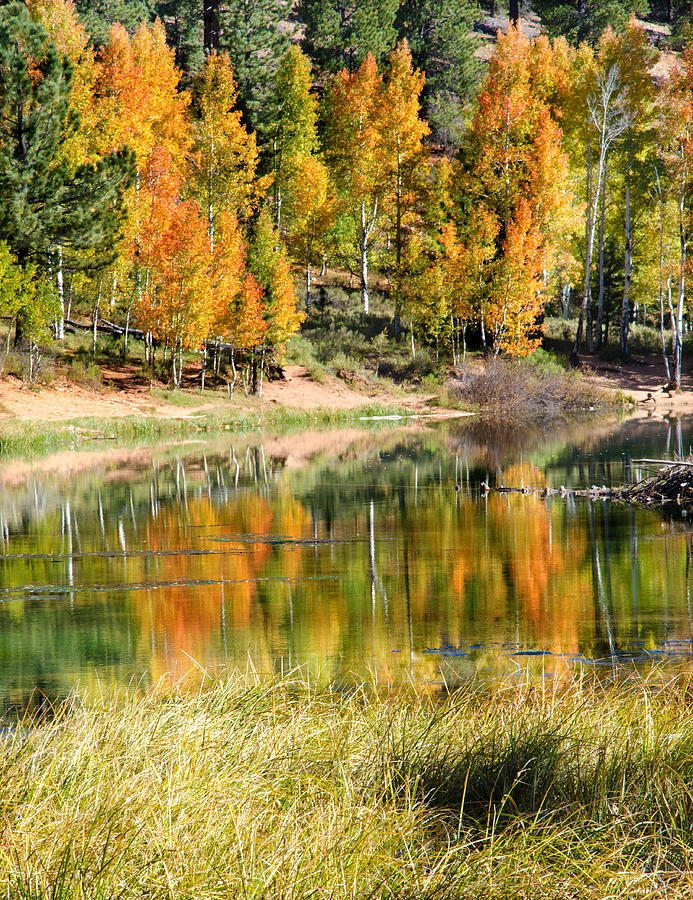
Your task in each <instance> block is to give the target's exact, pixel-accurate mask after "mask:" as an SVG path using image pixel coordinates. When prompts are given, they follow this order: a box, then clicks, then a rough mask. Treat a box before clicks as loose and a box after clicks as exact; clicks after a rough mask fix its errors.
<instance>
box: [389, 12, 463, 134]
mask: <svg viewBox="0 0 693 900" xmlns="http://www.w3.org/2000/svg"><path fill="white" fill-rule="evenodd" d="M478 15H479V6H478V4H477V2H476V0H424V2H421V0H405V2H404V3H403V4H402V6H401V7H400V10H399V13H398V16H397V29H398V32H399V34H400V36H401V37H405V38H406V39H407V41H408V43H409V48H410V50H411V53H412V58H413V60H414V65H415V66H416V67H417V68H419V69H421V70H422V71H423V72H424V73H425V75H426V85H425V89H424V95H423V104H424V110H425V112H426V116H427V118H428V119H429V122H430V125H431V128H432V131H433V133H434V134H435V136H436V138H438V140H441V141H442V142H443V143H445V144H447V145H449V146H453V145H456V144H457V142H458V139H459V136H460V131H461V126H462V116H463V113H464V110H465V108H466V107H467V106H468V105H469V102H470V100H471V98H472V95H473V93H474V88H475V87H476V84H477V81H478V79H479V76H480V71H481V65H480V63H479V61H478V60H477V59H476V57H475V56H474V51H475V50H476V48H477V46H478V43H479V40H478V38H477V37H476V36H475V35H474V33H473V30H472V29H473V25H474V22H475V20H476V18H477V17H478Z"/></svg>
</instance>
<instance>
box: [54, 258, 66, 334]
mask: <svg viewBox="0 0 693 900" xmlns="http://www.w3.org/2000/svg"><path fill="white" fill-rule="evenodd" d="M56 278H57V282H58V298H59V300H60V319H59V320H58V329H57V331H58V340H59V341H63V340H65V282H64V279H63V248H62V246H60V245H59V246H58V271H57V273H56Z"/></svg>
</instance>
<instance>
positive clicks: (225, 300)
mask: <svg viewBox="0 0 693 900" xmlns="http://www.w3.org/2000/svg"><path fill="white" fill-rule="evenodd" d="M246 255H247V253H246V245H245V241H244V238H243V234H242V232H241V229H240V228H239V225H238V220H237V219H236V217H235V216H234V215H233V214H232V213H228V212H225V213H221V214H220V216H219V218H218V224H217V237H216V242H215V247H214V257H213V260H212V272H213V284H212V292H213V294H212V303H213V307H214V314H213V316H214V320H213V324H212V335H213V336H214V337H216V338H219V339H220V340H222V341H224V342H226V343H229V344H231V345H232V346H233V347H234V348H238V349H239V350H252V349H253V348H255V347H258V346H260V345H261V344H262V343H263V341H264V338H265V334H266V332H267V322H266V321H265V317H264V310H263V303H262V297H263V290H262V288H261V287H260V285H259V284H258V283H257V281H256V280H255V277H254V276H253V275H251V274H250V273H249V272H248V271H247V269H246Z"/></svg>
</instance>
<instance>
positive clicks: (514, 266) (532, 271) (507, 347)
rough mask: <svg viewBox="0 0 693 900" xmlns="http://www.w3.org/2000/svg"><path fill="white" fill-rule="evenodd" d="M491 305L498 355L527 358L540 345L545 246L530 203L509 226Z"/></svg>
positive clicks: (490, 320)
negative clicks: (504, 354) (539, 325)
mask: <svg viewBox="0 0 693 900" xmlns="http://www.w3.org/2000/svg"><path fill="white" fill-rule="evenodd" d="M502 249H503V252H502V254H501V256H500V257H499V259H498V261H497V263H496V272H495V273H494V277H493V280H492V283H491V290H490V295H489V304H488V319H487V322H488V326H489V328H490V329H491V331H492V333H493V343H494V347H495V348H496V351H497V352H502V353H507V354H508V355H509V356H515V357H520V356H526V355H527V354H529V353H532V352H533V351H534V350H536V349H537V347H538V346H539V345H540V344H541V333H540V332H539V330H538V328H537V325H536V322H537V318H538V317H539V315H540V313H541V310H542V301H541V290H542V272H543V270H544V268H545V265H546V246H545V241H544V238H543V235H542V233H541V231H540V229H539V227H538V225H537V223H536V221H535V220H534V217H533V215H532V210H531V207H530V204H529V201H528V200H520V201H519V203H518V204H517V206H516V208H515V211H514V214H513V218H512V221H511V222H509V223H508V226H507V228H506V231H505V240H504V241H503V248H502Z"/></svg>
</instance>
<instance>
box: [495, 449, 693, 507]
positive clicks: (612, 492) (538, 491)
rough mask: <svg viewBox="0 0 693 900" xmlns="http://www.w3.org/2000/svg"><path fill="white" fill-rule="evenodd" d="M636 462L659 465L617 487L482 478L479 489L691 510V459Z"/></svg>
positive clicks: (692, 501) (692, 470) (498, 492)
mask: <svg viewBox="0 0 693 900" xmlns="http://www.w3.org/2000/svg"><path fill="white" fill-rule="evenodd" d="M633 462H636V460H633ZM637 462H650V463H658V464H660V465H661V467H662V468H661V469H660V470H659V471H658V472H657V474H656V475H652V476H650V477H648V478H644V479H643V480H642V481H638V482H635V483H634V484H626V485H621V486H619V487H607V486H606V485H601V486H600V485H592V486H591V487H589V488H566V487H565V486H564V485H561V486H560V488H551V487H543V488H528V487H508V486H506V485H504V484H499V485H496V486H494V487H492V486H491V485H489V484H487V483H486V482H485V481H482V483H481V491H482V493H483V494H484V495H487V494H491V493H494V494H524V495H531V496H535V497H554V496H560V497H564V498H565V497H586V498H588V499H590V500H615V501H617V502H621V503H629V504H631V505H633V506H646V507H650V508H658V507H664V506H667V505H669V504H674V505H676V506H677V507H679V508H680V509H682V510H693V462H675V463H672V462H671V461H669V460H637Z"/></svg>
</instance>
